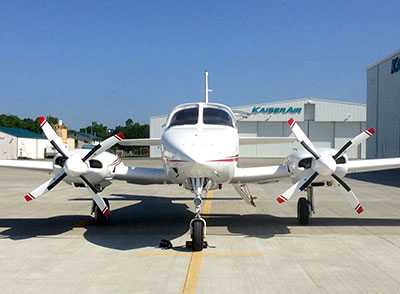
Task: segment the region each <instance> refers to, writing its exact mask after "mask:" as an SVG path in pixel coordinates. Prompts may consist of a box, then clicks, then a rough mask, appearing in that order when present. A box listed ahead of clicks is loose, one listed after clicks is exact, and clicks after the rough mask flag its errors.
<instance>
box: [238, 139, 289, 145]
mask: <svg viewBox="0 0 400 294" xmlns="http://www.w3.org/2000/svg"><path fill="white" fill-rule="evenodd" d="M294 141H296V138H295V137H239V145H253V144H254V145H257V144H277V143H293V142H294Z"/></svg>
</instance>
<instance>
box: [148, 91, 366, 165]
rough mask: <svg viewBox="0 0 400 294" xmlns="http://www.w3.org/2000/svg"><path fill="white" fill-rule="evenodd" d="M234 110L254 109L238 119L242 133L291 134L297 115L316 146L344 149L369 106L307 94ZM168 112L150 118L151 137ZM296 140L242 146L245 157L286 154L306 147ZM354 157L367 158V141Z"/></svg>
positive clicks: (155, 152)
mask: <svg viewBox="0 0 400 294" xmlns="http://www.w3.org/2000/svg"><path fill="white" fill-rule="evenodd" d="M232 109H233V110H240V111H245V112H247V113H251V115H250V116H249V117H248V118H247V119H242V120H240V121H239V122H238V128H239V136H241V137H281V136H284V137H287V136H290V135H291V130H290V128H289V125H288V123H287V121H288V120H289V118H291V117H293V118H294V119H295V120H296V121H298V122H299V125H300V126H301V128H302V129H303V130H304V132H305V133H306V134H307V135H308V136H309V138H310V139H311V141H312V142H313V143H314V144H315V146H316V147H332V148H337V149H340V147H342V146H343V145H344V144H345V143H346V142H347V141H348V140H350V139H351V138H353V137H354V136H356V135H358V134H359V133H360V132H362V131H363V130H365V127H366V123H365V122H366V106H365V104H355V103H347V102H338V101H330V100H322V99H315V98H304V99H298V100H288V101H281V102H268V103H260V104H254V105H247V106H239V107H233V108H232ZM166 120H167V116H166V115H163V116H156V117H151V118H150V137H151V138H159V137H160V136H161V134H162V131H163V125H164V124H165V123H166ZM302 148H303V147H302V146H300V144H298V143H297V142H296V143H294V144H268V145H246V146H240V152H239V155H240V156H241V157H286V156H287V155H289V154H290V153H291V152H293V151H295V150H299V149H302ZM348 155H349V157H350V158H365V156H366V144H365V143H363V144H361V145H360V146H358V148H355V149H354V150H351V151H350V152H349V153H348ZM150 156H151V157H159V156H161V150H160V147H154V146H152V147H151V148H150Z"/></svg>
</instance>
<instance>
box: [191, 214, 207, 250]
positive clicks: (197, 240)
mask: <svg viewBox="0 0 400 294" xmlns="http://www.w3.org/2000/svg"><path fill="white" fill-rule="evenodd" d="M203 229H204V224H203V222H202V221H199V220H197V221H194V222H193V237H192V240H193V251H201V250H203V242H204V234H203Z"/></svg>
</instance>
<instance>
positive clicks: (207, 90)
mask: <svg viewBox="0 0 400 294" xmlns="http://www.w3.org/2000/svg"><path fill="white" fill-rule="evenodd" d="M204 74H205V76H206V90H205V92H206V103H208V93H209V92H212V90H211V89H208V71H207V70H206V71H205V72H204Z"/></svg>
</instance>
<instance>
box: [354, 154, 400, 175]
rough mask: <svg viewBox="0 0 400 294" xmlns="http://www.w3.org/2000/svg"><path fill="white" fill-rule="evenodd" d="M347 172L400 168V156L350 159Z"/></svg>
mask: <svg viewBox="0 0 400 294" xmlns="http://www.w3.org/2000/svg"><path fill="white" fill-rule="evenodd" d="M347 167H348V172H347V173H349V174H350V173H361V172H368V171H376V170H385V169H393V168H400V157H397V158H383V159H365V160H349V162H348V163H347Z"/></svg>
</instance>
